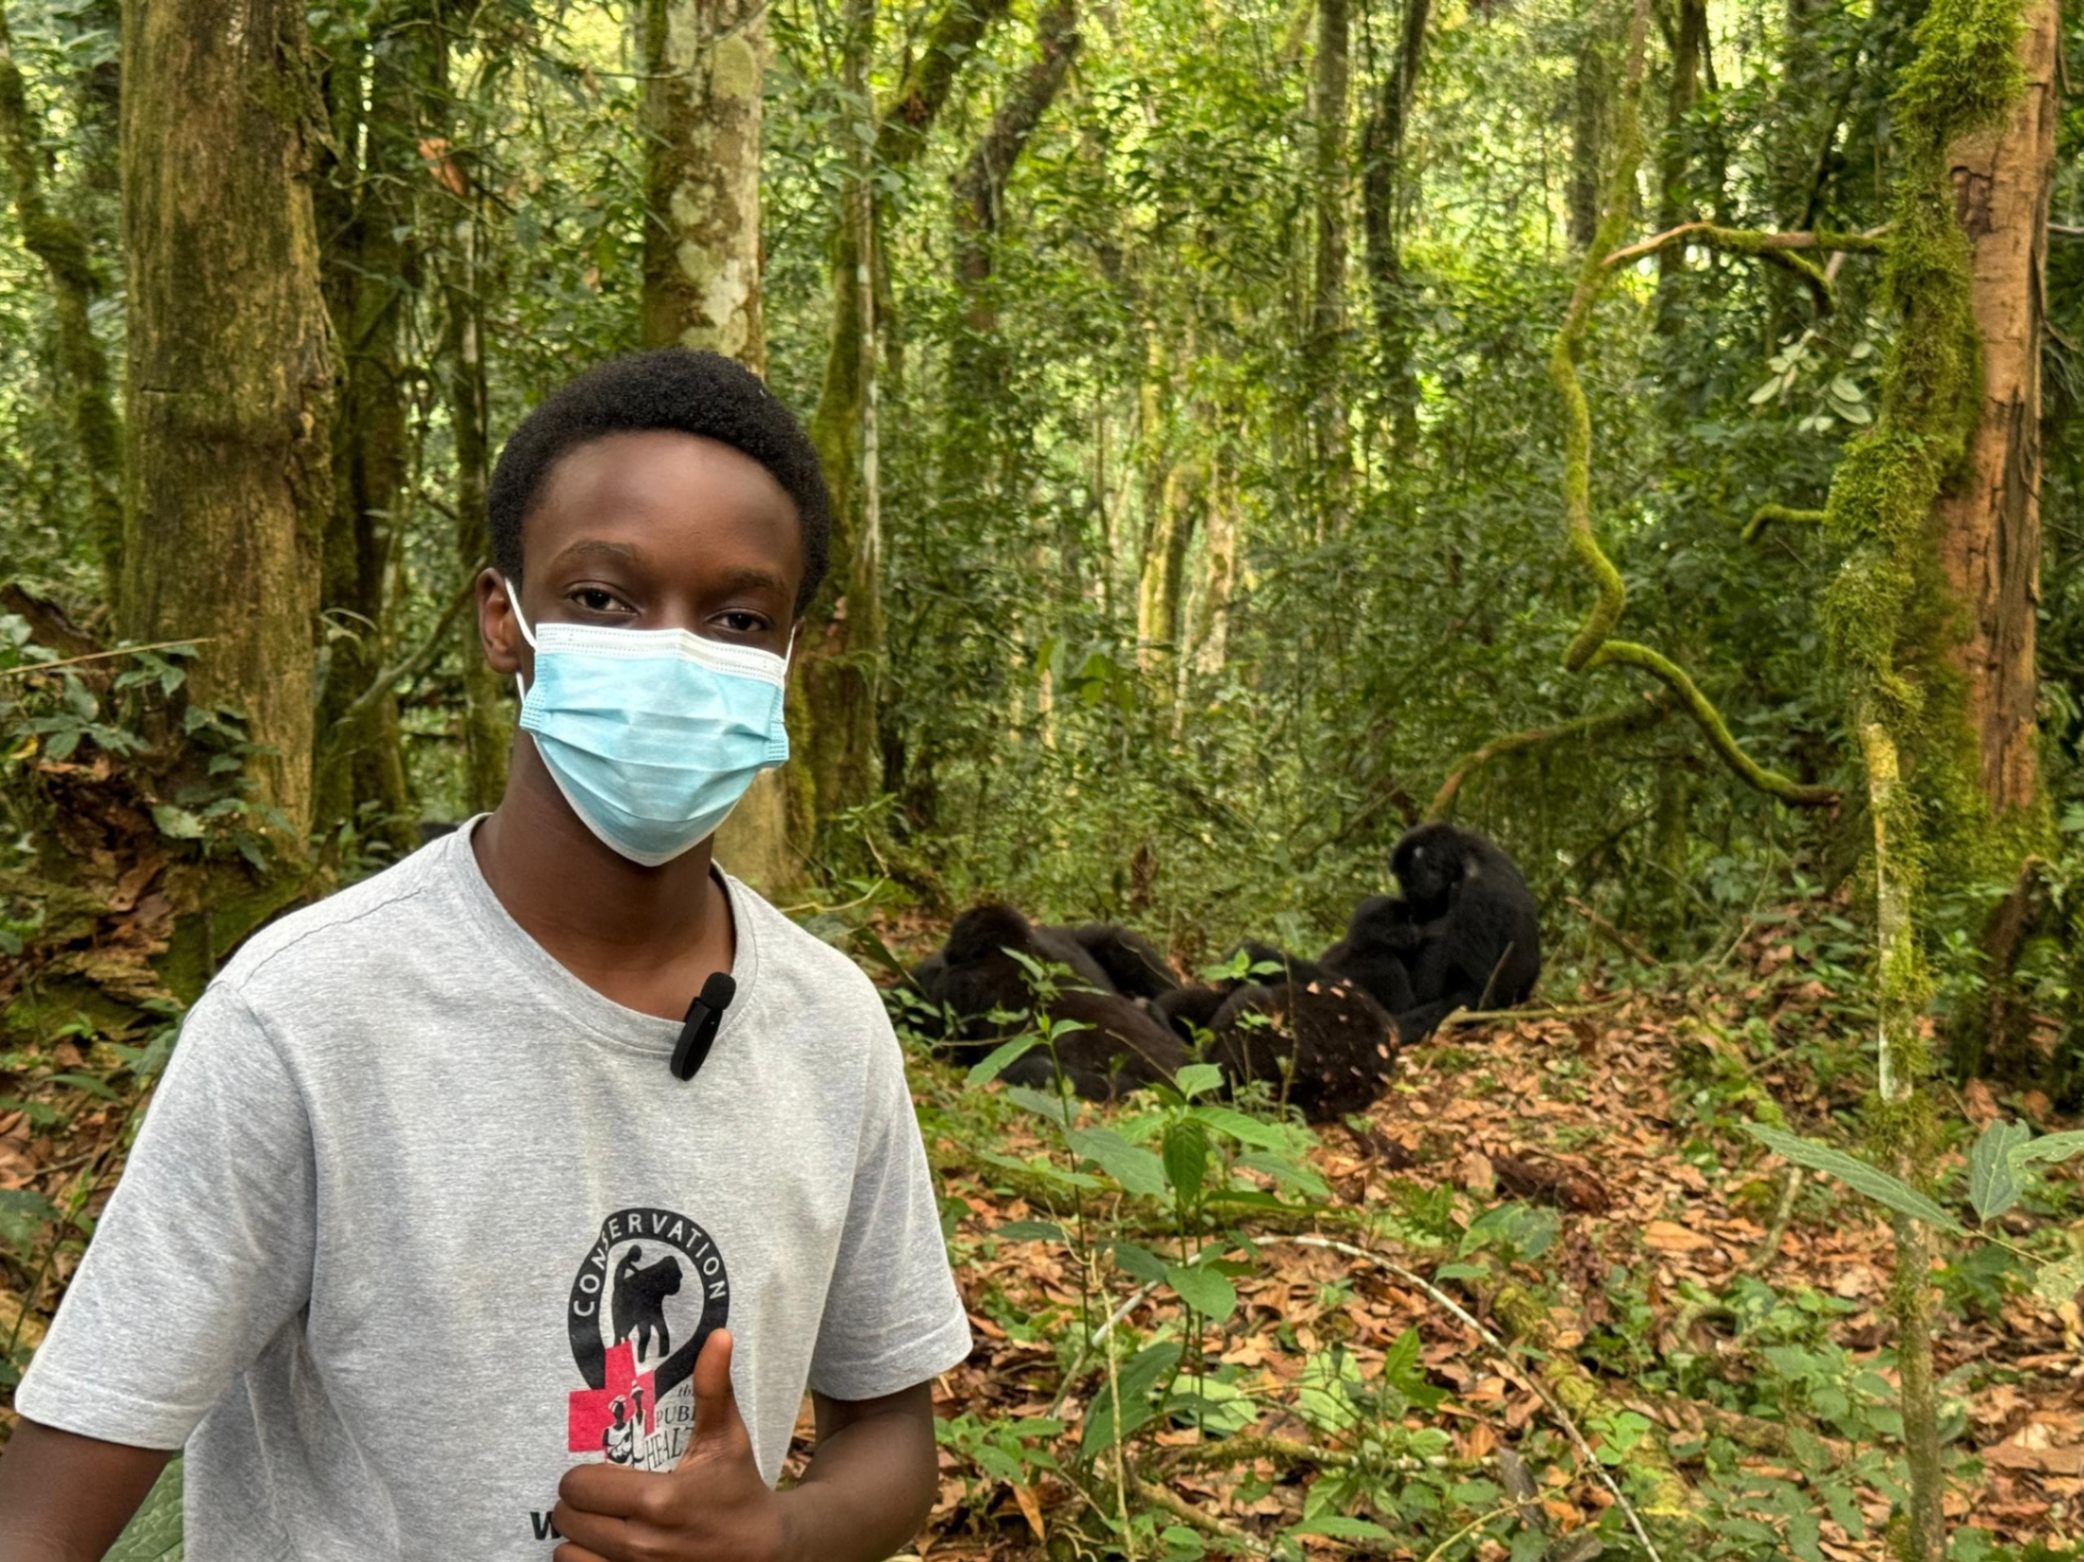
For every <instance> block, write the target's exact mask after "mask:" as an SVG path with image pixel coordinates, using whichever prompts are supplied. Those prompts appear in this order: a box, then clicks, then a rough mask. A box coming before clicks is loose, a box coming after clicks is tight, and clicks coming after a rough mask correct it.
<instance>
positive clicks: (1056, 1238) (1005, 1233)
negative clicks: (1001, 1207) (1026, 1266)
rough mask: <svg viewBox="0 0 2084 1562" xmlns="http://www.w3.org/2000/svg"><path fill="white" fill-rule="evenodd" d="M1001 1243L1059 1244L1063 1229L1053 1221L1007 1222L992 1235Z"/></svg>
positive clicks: (1062, 1237) (1062, 1236)
mask: <svg viewBox="0 0 2084 1562" xmlns="http://www.w3.org/2000/svg"><path fill="white" fill-rule="evenodd" d="M991 1234H992V1235H993V1236H995V1237H997V1238H998V1239H999V1240H1000V1241H1002V1242H1061V1241H1063V1240H1064V1228H1063V1227H1062V1226H1060V1225H1058V1224H1057V1223H1056V1222H1055V1221H1053V1220H1009V1221H1007V1222H1006V1223H1005V1224H1004V1225H1003V1226H999V1227H996V1228H995V1229H994V1230H993V1231H992V1233H991Z"/></svg>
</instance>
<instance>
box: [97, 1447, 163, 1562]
mask: <svg viewBox="0 0 2084 1562" xmlns="http://www.w3.org/2000/svg"><path fill="white" fill-rule="evenodd" d="M106 1559H107V1562H181V1461H180V1460H179V1459H176V1460H174V1461H173V1462H172V1463H170V1464H169V1465H168V1466H167V1467H166V1468H165V1469H164V1470H162V1471H161V1472H160V1475H159V1479H158V1480H157V1481H156V1482H154V1483H153V1486H152V1489H151V1491H149V1492H147V1493H146V1494H145V1500H144V1501H143V1502H142V1503H140V1504H139V1505H138V1510H137V1513H136V1515H135V1516H134V1517H133V1518H132V1519H131V1521H130V1524H129V1527H128V1528H126V1529H125V1530H124V1531H123V1533H122V1534H121V1535H120V1536H118V1537H117V1539H116V1543H115V1544H114V1545H113V1546H111V1547H110V1548H109V1549H108V1551H107V1553H106Z"/></svg>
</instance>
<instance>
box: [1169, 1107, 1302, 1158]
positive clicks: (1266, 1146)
mask: <svg viewBox="0 0 2084 1562" xmlns="http://www.w3.org/2000/svg"><path fill="white" fill-rule="evenodd" d="M1194 1115H1195V1116H1196V1117H1198V1118H1200V1119H1201V1121H1202V1122H1204V1123H1206V1124H1208V1126H1209V1127H1211V1128H1214V1129H1217V1130H1219V1131H1220V1132H1223V1133H1226V1134H1228V1135H1230V1137H1231V1138H1233V1139H1235V1140H1237V1141H1238V1143H1240V1144H1249V1145H1251V1146H1252V1147H1253V1148H1254V1149H1255V1150H1286V1149H1289V1148H1291V1147H1292V1145H1293V1144H1294V1141H1295V1138H1296V1131H1295V1130H1294V1129H1292V1128H1284V1127H1282V1126H1281V1125H1280V1124H1278V1123H1269V1122H1266V1121H1264V1120H1262V1119H1260V1118H1257V1117H1253V1116H1251V1115H1250V1114H1248V1113H1245V1112H1240V1111H1239V1110H1238V1109H1237V1108H1236V1107H1234V1106H1197V1107H1196V1108H1194Z"/></svg>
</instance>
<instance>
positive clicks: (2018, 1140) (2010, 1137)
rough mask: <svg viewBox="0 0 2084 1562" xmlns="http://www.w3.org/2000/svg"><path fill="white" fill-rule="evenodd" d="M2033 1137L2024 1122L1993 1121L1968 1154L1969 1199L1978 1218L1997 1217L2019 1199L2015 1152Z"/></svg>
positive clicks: (1985, 1219)
mask: <svg viewBox="0 0 2084 1562" xmlns="http://www.w3.org/2000/svg"><path fill="white" fill-rule="evenodd" d="M2030 1136H2031V1130H2030V1129H2028V1128H2027V1126H2026V1125H2025V1124H2024V1123H2012V1122H2003V1121H1998V1122H1993V1123H1991V1124H1990V1126H1989V1127H1987V1128H1985V1129H1984V1130H1983V1132H1982V1136H1981V1137H1980V1138H1978V1139H1977V1140H1976V1142H1975V1148H1974V1149H1973V1150H1971V1151H1970V1152H1969V1155H1968V1202H1969V1203H1970V1204H1971V1205H1973V1206H1974V1207H1975V1213H1976V1218H1977V1219H1979V1220H1984V1221H1990V1220H1995V1219H1996V1218H1997V1217H1998V1216H1999V1215H2002V1214H2003V1213H2004V1212H2005V1211H2006V1210H2008V1209H2010V1208H2011V1207H2012V1206H2013V1205H2014V1204H2016V1203H2018V1202H2019V1191H2020V1190H2019V1176H2018V1162H2017V1161H2016V1160H2015V1159H2014V1156H2013V1152H2014V1151H2015V1150H2017V1149H2018V1147H2019V1146H2020V1145H2021V1144H2022V1143H2024V1142H2025V1141H2026V1139H2028V1138H2029V1137H2030Z"/></svg>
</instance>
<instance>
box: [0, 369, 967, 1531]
mask: <svg viewBox="0 0 2084 1562" xmlns="http://www.w3.org/2000/svg"><path fill="white" fill-rule="evenodd" d="M490 510H491V521H492V557H493V560H494V563H495V566H496V567H495V568H494V569H491V570H488V571H487V572H486V573H485V575H484V577H483V578H482V579H481V580H480V581H479V583H478V622H479V627H480V632H481V635H482V638H483V642H484V649H485V655H486V657H487V658H488V659H489V660H490V661H491V663H492V665H493V666H494V667H496V668H497V669H499V671H501V672H502V673H506V674H511V675H516V676H517V677H518V679H519V682H520V684H521V686H522V687H523V688H524V689H525V690H526V696H525V698H524V700H523V703H522V709H521V727H522V728H523V729H524V731H525V732H526V733H527V734H528V737H527V738H525V739H522V740H519V741H517V742H516V744H515V747H514V754H513V767H512V774H511V777H510V779H509V782H508V785H507V790H506V795H505V797H504V798H503V799H502V801H501V803H500V806H499V808H498V809H497V810H496V811H495V812H493V813H491V814H489V815H486V816H484V817H482V818H479V819H477V820H475V821H473V822H472V824H471V825H470V826H467V827H465V828H464V829H463V830H460V831H458V832H456V833H455V834H453V835H449V836H445V837H443V838H442V839H440V840H438V841H436V842H434V843H433V844H432V845H430V846H427V847H425V848H424V849H422V850H421V851H419V852H418V853H416V854H414V855H413V856H412V857H410V858H408V859H406V860H405V861H404V862H402V863H400V864H398V865H397V866H396V867H394V868H392V869H390V870H388V871H387V872H384V873H381V874H378V875H376V876H375V877H373V878H371V879H368V880H366V881H364V882H363V883H361V884H358V885H356V886H354V887H353V888H351V889H348V890H344V891H342V892H341V893H340V894H338V895H335V896H333V897H332V898H331V899H329V900H326V901H324V902H323V903H321V904H319V905H316V906H313V907H310V908H308V909H306V910H304V911H301V912H298V913H297V914H295V915H293V916H290V917H287V918H285V919H283V920H282V921H281V922H279V923H277V924H276V925H274V926H272V927H270V928H268V929H266V930H265V931H263V932H261V933H260V934H258V935H256V936H255V937H254V938H253V939H251V940H250V941H249V942H248V943H247V945H246V946H245V948H244V949H242V950H241V951H240V952H239V954H238V955H237V957H236V958H234V959H233V960H232V961H231V963H230V964H229V965H227V966H226V967H225V969H224V971H223V972H222V973H221V974H220V975H219V976H218V978H217V979H216V980H215V981H214V982H213V983H212V984H211V985H210V988H209V990H208V991H207V992H206V993H205V994H204V995H203V997H202V999H201V1000H200V1001H199V1002H198V1003H197V1004H196V1006H195V1008H194V1009H193V1010H192V1011H191V1012H190V1014H189V1016H188V1020H187V1022H186V1024H185V1025H184V1026H183V1029H182V1035H181V1042H180V1045H179V1046H178V1047H177V1048H176V1049H175V1052H174V1057H173V1061H172V1063H171V1064H170V1065H169V1067H168V1069H167V1073H166V1076H165V1079H164V1081H163V1082H162V1084H161V1085H160V1088H159V1092H158V1095H157V1097H156V1098H155V1099H154V1101H153V1103H152V1107H151V1110H150V1111H149V1113H148V1114H147V1115H146V1119H145V1123H144V1127H143V1129H142V1131H141V1132H140V1134H139V1136H138V1142H137V1146H136V1148H135V1150H134V1151H133V1153H132V1155H131V1158H130V1164H129V1168H128V1170H127V1172H126V1173H125V1175H124V1177H123V1180H122V1182H121V1184H120V1185H119V1186H118V1188H117V1190H116V1192H115V1194H114V1196H113V1197H112V1198H111V1200H110V1202H109V1206H108V1210H107V1212H106V1213H105V1214H104V1216H103V1217H102V1220H101V1223H100V1226H99V1228H98V1230H97V1233H96V1235H95V1238H94V1241H93V1244H92V1246H91V1248H90V1249H89V1251H88V1254H87V1257H86V1259H85V1261H84V1262H83V1263H82V1264H81V1266H80V1270H79V1273H78V1275H77V1276H76V1277H75V1279H74V1280H73V1283H72V1286H71V1288H70V1290H69V1292H68V1293H67V1295H66V1297H65V1301H64V1304H63V1305H62V1306H61V1307H60V1309H59V1312H58V1316H57V1319H56V1320H55V1322H54V1323H53V1325H52V1328H51V1333H50V1337H49V1339H48V1340H47V1341H46V1342H45V1344H44V1346H43V1349H42V1350H41V1351H40V1352H39V1353H38V1355H37V1357H36V1359H35V1362H34V1363H33V1364H32V1366H31V1368H30V1371H29V1373H28V1376H27V1377H26V1378H25V1379H24V1381H23V1383H22V1385H21V1390H20V1393H19V1394H18V1396H17V1399H16V1408H17V1409H18V1410H19V1411H20V1413H21V1415H22V1417H23V1424H22V1426H21V1428H20V1430H19V1431H18V1432H17V1433H16V1434H15V1437H14V1441H13V1443H12V1445H11V1446H10V1448H9V1449H8V1451H7V1453H6V1455H5V1456H4V1457H0V1562H73V1559H84V1558H95V1557H99V1556H101V1554H102V1553H103V1552H104V1551H105V1550H106V1549H107V1547H108V1546H109V1544H110V1542H111V1541H112V1540H113V1539H114V1538H115V1536H116V1535H117V1533H118V1532H119V1531H120V1529H121V1528H122V1526H123V1524H124V1523H125V1522H126V1521H127V1519H128V1518H129V1516H130V1514H131V1513H132V1512H133V1511H134V1510H135V1508H136V1506H137V1504H138V1502H139V1501H140V1500H141V1499H142V1497H143V1495H144V1493H145V1492H146V1490H147V1489H148V1488H149V1487H150V1485H151V1483H152V1480H153V1478H154V1477H155V1475H156V1474H157V1472H158V1471H159V1469H160V1468H161V1466H162V1465H163V1464H164V1463H165V1461H166V1458H167V1456H168V1452H169V1451H170V1450H174V1449H178V1448H182V1447H184V1446H185V1447H186V1449H187V1460H186V1465H185V1481H186V1486H185V1505H186V1520H185V1522H186V1534H187V1554H188V1556H189V1557H190V1558H191V1559H192V1562H283V1559H287V1558H298V1559H327V1562H330V1559H334V1558H339V1559H343V1562H345V1559H353V1562H372V1559H391V1558H395V1559H400V1562H408V1559H409V1562H418V1559H436V1558H439V1559H441V1562H473V1559H487V1562H492V1559H499V1562H505V1559H510V1558H511V1559H527V1562H541V1559H545V1558H549V1557H551V1556H553V1555H554V1557H555V1558H556V1562H600V1559H606V1562H624V1559H634V1558H639V1557H643V1558H677V1559H684V1562H848V1559H858V1562H872V1559H875V1558H881V1557H885V1556H888V1555H889V1554H890V1552H892V1551H893V1550H895V1549H897V1548H898V1547H899V1546H901V1545H902V1544H903V1543H904V1541H905V1540H906V1539H907V1538H908V1537H909V1536H910V1535H911V1534H912V1533H913V1531H914V1530H915V1529H916V1528H917V1526H918V1524H919V1523H920V1521H921V1520H922V1518H923V1517H924V1515H925V1512H926V1510H927V1508H928V1507H929V1506H930V1505H931V1502H932V1500H933V1496H934V1492H935V1488H936V1471H935V1454H934V1441H933V1424H932V1407H931V1402H930V1398H929V1385H930V1382H931V1380H932V1379H933V1378H934V1377H935V1376H936V1375H937V1374H939V1373H940V1372H942V1371H944V1370H946V1369H947V1368H948V1367H950V1366H953V1365H954V1364H955V1363H956V1362H958V1361H960V1360H961V1359H962V1358H963V1357H964V1356H965V1355H966V1354H967V1353H968V1350H969V1329H968V1324H967V1320H966V1318H965V1316H964V1312H963V1308H962V1305H961V1302H960V1299H959V1298H958V1296H957V1294H956V1290H955V1285H954V1282H953V1279H952V1277H951V1275H950V1274H949V1270H948V1262H947V1256H946V1251H945V1249H944V1247H943V1245H942V1241H941V1235H940V1226H939V1221H938V1218H937V1210H936V1205H935V1200H934V1196H933V1190H932V1187H931V1185H930V1181H929V1177H928V1172H927V1166H926V1159H925V1155H924V1152H923V1149H922V1147H921V1144H920V1140H919V1131H918V1126H917V1123H916V1120H915V1119H914V1117H913V1113H912V1109H911V1098H910V1096H909V1094H908V1093H907V1090H906V1086H905V1078H904V1070H903V1067H902V1059H901V1057H900V1054H899V1051H898V1047H897V1043H896V1040H895V1038H894V1036H893V1035H892V1033H891V1030H890V1026H889V1024H888V1022H887V1021H886V1020H885V1018H884V1015H883V1011H882V1007H881V1005H880V1003H879V1002H878V1000H877V996H876V993H875V991H874V989H873V988H872V987H871V986H870V984H869V982H868V980H867V979H866V978H865V977H864V976H863V975H862V974H861V973H860V972H859V971H858V970H856V969H855V968H854V966H853V965H852V964H850V963H849V962H848V961H847V960H846V959H845V958H844V957H842V956H840V955H839V954H837V953H835V952H834V951H832V950H831V949H829V948H827V947H826V946H825V945H824V944H822V943H820V942H819V941H818V940H816V939H815V938H812V937H811V936H810V935H808V934H806V933H804V932H803V931H801V930H800V929H798V928H797V927H796V926H795V925H794V924H792V923H791V922H789V921H788V920H787V919H786V918H785V917H783V916H782V915H781V914H780V913H778V912H777V911H775V910H774V908H772V907H771V906H769V905H768V904H767V903H766V902H764V901H763V900H761V899H760V898H759V897H758V896H757V895H755V894H753V893H752V892H751V891H750V890H748V889H746V888H745V887H744V886H743V885H741V884H739V883H738V882H737V881H736V880H733V879H730V878H728V877H727V876H725V875H722V874H721V873H719V872H717V871H715V870H714V869H713V868H712V867H711V863H710V839H709V837H710V835H711V832H713V831H714V830H715V828H716V826H717V825H718V824H720V823H721V822H722V820H723V818H724V817H725V815H727V814H728V813H729V812H730V809H731V806H732V805H733V804H734V803H735V802H736V801H737V800H738V798H739V797H740V796H741V795H742V793H743V792H744V790H745V788H746V786H747V785H748V784H750V782H751V781H752V779H753V777H754V775H756V774H757V773H758V772H759V771H760V770H761V769H763V768H766V767H768V766H771V765H774V764H778V763H780V762H781V761H782V760H783V759H784V758H786V756H787V752H788V744H787V738H786V735H785V733H784V731H783V728H782V715H781V712H782V689H783V685H784V682H785V678H786V668H787V658H788V655H789V652H790V649H791V646H792V643H793V640H794V636H795V624H796V620H797V616H798V615H799V614H800V613H801V612H802V609H803V606H804V604H805V603H806V602H808V601H809V600H810V597H811V594H812V592H813V591H814V590H815V589H816V586H817V583H818V580H819V578H820V577H821V576H822V574H823V573H824V570H825V562H826V543H827V534H828V531H829V528H830V519H829V514H828V508H827V499H826V494H825V487H824V482H823V479H822V477H821V476H820V475H819V471H818V464H817V458H816V456H815V454H814V453H813V451H812V449H811V447H810V445H809V442H808V441H807V440H806V439H805V437H804V435H803V432H802V430H801V428H800V427H799V426H798V424H797V423H796V421H795V420H794V419H793V418H792V417H791V416H790V415H789V413H788V412H787V411H786V410H785V409H784V408H783V407H782V406H781V405H780V403H778V402H777V401H776V400H775V399H774V398H773V397H772V396H770V395H769V394H768V393H767V391H766V390H765V389H764V388H763V387H762V386H761V385H760V383H759V381H758V380H756V379H755V378H754V377H753V376H752V375H751V374H750V373H748V372H747V371H746V370H744V369H742V368H740V367H739V366H738V365H736V364H733V363H731V362H730V361H729V360H727V359H723V358H719V357H716V356H714V355H708V354H695V353H689V352H685V351H681V350H677V349H675V350H668V351H664V352H657V353H647V354H640V355H638V356H635V357H630V358H625V359H621V360H618V361H616V362H613V363H610V364H608V365H605V366H604V367H602V368H599V369H596V370H594V371H593V372H592V373H590V374H587V375H585V376H584V377H582V378H581V379H579V380H577V381H574V382H573V383H572V384H570V385H567V386H566V387H565V388H564V389H562V390H561V391H559V392H557V394H556V395H554V396H552V397H551V398H550V399H549V400H548V401H546V402H545V403H544V404H543V405H542V406H541V407H539V408H538V409H537V410H536V411H535V412H534V413H533V414H532V415H531V416H530V417H529V418H527V419H526V420H525V421H524V422H523V423H522V425H521V427H520V428H519V429H518V430H516V432H515V434H514V437H513V438H512V440H511V441H510V442H509V443H508V445H507V447H506V449H505V451H504V452H503V453H502V455H501V457H500V461H499V467H498V470H497V471H496V472H495V473H494V476H493V481H492V491H491V496H490ZM717 972H728V973H729V974H730V975H731V976H732V977H733V978H734V979H735V982H736V994H735V997H734V998H733V999H732V1000H731V1001H730V1003H729V1005H728V1007H727V1008H726V1010H725V1012H724V1014H723V1018H722V1023H721V1027H720V1028H719V1029H718V1031H717V1033H716V1037H715V1042H714V1045H713V1048H712V1050H711V1051H710V1053H709V1055H708V1057H707V1060H706V1062H704V1063H703V1064H702V1066H701V1067H700V1068H699V1070H698V1071H697V1072H696V1073H695V1074H694V1076H693V1077H692V1078H691V1079H687V1080H682V1079H680V1078H678V1077H676V1076H675V1074H674V1072H673V1070H672V1067H671V1062H672V1058H673V1054H674V1049H675V1044H676V1042H677V1040H678V1039H679V1037H680V1033H681V1028H682V1026H681V1022H682V1018H683V1016H684V1015H685V1013H686V1012H687V1010H688V1007H689V1001H690V999H691V998H693V997H694V996H695V995H696V994H697V993H699V992H701V991H702V989H703V986H704V984H705V982H706V981H708V979H709V978H710V977H711V976H712V975H713V974H714V973H717ZM726 1325H728V1327H726ZM806 1385H807V1386H808V1387H809V1389H810V1390H811V1392H812V1393H813V1395H814V1398H815V1404H816V1414H817V1448H816V1453H815V1457H814V1459H813V1461H812V1463H811V1466H810V1470H809V1472H808V1474H807V1475H806V1477H805V1479H804V1480H803V1481H802V1482H801V1483H800V1484H799V1485H798V1486H797V1487H795V1488H794V1489H792V1490H790V1491H788V1492H785V1493H777V1492H776V1491H775V1490H774V1489H773V1486H774V1481H775V1479H776V1477H777V1475H778V1474H779V1472H780V1469H781V1463H782V1459H783V1457H784V1455H785V1454H786V1452H787V1449H788V1444H789V1436H790V1430H791V1428H792V1426H793V1425H794V1422H795V1419H796V1412H797V1407H798V1405H799V1404H800V1402H801V1399H802V1395H803V1392H804V1389H805V1387H806ZM553 1548H554V1550H553Z"/></svg>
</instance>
